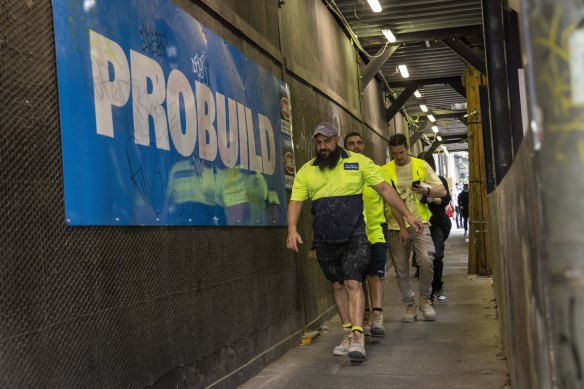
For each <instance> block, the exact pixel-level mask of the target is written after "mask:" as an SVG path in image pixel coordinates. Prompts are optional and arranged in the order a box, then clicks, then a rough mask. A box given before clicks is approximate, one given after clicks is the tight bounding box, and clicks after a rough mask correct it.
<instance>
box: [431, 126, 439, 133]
mask: <svg viewBox="0 0 584 389" xmlns="http://www.w3.org/2000/svg"><path fill="white" fill-rule="evenodd" d="M432 131H434V133H438V131H440V130H439V129H438V126H432Z"/></svg>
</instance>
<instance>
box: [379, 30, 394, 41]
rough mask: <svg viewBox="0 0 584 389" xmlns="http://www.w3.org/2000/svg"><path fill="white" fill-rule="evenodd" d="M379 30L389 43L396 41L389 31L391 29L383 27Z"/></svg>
mask: <svg viewBox="0 0 584 389" xmlns="http://www.w3.org/2000/svg"><path fill="white" fill-rule="evenodd" d="M381 32H382V33H383V35H385V37H386V38H387V40H388V41H389V43H395V42H397V39H396V38H395V35H393V33H392V32H391V30H390V29H389V28H384V29H383V30H381Z"/></svg>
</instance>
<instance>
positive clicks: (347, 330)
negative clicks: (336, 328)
mask: <svg viewBox="0 0 584 389" xmlns="http://www.w3.org/2000/svg"><path fill="white" fill-rule="evenodd" d="M352 327H353V324H351V323H345V324H343V330H345V332H351V331H352V330H351V328H352Z"/></svg>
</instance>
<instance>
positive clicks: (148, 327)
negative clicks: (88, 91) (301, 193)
mask: <svg viewBox="0 0 584 389" xmlns="http://www.w3.org/2000/svg"><path fill="white" fill-rule="evenodd" d="M53 39H54V38H53V31H52V20H51V3H50V1H49V0H44V1H34V2H33V1H17V0H8V1H3V2H2V3H1V4H0V51H1V52H2V55H1V56H0V90H2V93H1V94H0V110H1V111H0V114H1V117H2V118H3V121H2V130H1V131H0V197H1V200H2V201H0V215H1V217H2V224H1V225H0V231H1V232H0V234H1V236H2V239H1V241H2V249H1V250H0V262H1V263H2V266H1V267H0V311H1V312H2V320H1V321H0V387H3V388H12V387H43V388H51V387H55V388H67V387H85V388H91V387H95V388H104V387H124V388H130V387H144V386H146V385H154V386H156V383H157V382H158V380H159V379H160V377H163V376H164V375H165V374H168V373H169V372H173V371H176V369H177V368H179V367H181V366H188V369H186V370H185V371H187V373H186V374H185V375H184V376H181V377H176V379H177V380H180V381H183V382H185V383H186V382H188V383H189V385H190V386H192V387H200V386H202V385H206V384H208V383H209V382H212V381H214V380H216V379H217V378H219V377H222V376H223V375H225V374H227V373H229V372H231V371H233V370H234V369H236V368H238V367H240V366H241V365H242V364H243V363H244V362H245V361H247V360H249V359H251V357H252V356H255V355H257V354H259V353H261V352H263V351H264V350H266V349H267V348H269V347H270V346H272V345H274V344H276V343H277V342H279V341H281V340H282V339H284V338H286V337H287V336H289V335H290V334H291V333H292V332H293V331H294V330H298V329H299V328H302V314H301V312H302V309H301V307H300V302H299V300H298V298H297V296H298V285H297V276H296V263H295V261H294V260H293V256H292V254H291V253H289V252H285V250H284V249H283V245H284V241H285V233H286V231H285V229H279V228H221V229H218V228H174V227H163V228H155V227H75V228H69V227H66V226H65V220H64V200H63V177H62V160H61V145H60V128H59V120H58V119H59V116H58V96H57V82H56V68H55V56H54V41H53ZM80 120H82V118H80ZM229 356H230V357H229Z"/></svg>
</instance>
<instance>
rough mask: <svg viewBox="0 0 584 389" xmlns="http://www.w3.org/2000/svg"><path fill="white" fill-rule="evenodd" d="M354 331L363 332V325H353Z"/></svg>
mask: <svg viewBox="0 0 584 389" xmlns="http://www.w3.org/2000/svg"><path fill="white" fill-rule="evenodd" d="M353 331H359V332H361V333H363V327H361V326H353Z"/></svg>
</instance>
